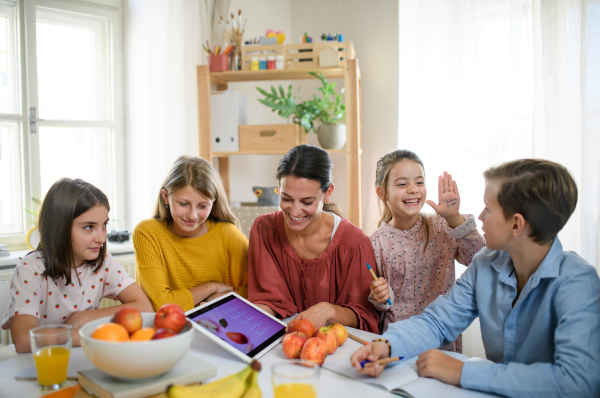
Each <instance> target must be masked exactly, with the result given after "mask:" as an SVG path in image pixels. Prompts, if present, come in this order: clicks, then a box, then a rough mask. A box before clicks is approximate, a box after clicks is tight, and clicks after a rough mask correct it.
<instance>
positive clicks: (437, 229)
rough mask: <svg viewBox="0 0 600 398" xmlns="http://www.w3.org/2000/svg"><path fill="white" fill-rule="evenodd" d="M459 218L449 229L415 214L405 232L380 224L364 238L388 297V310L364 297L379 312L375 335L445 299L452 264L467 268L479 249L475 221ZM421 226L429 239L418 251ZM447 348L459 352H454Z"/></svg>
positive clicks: (430, 216)
mask: <svg viewBox="0 0 600 398" xmlns="http://www.w3.org/2000/svg"><path fill="white" fill-rule="evenodd" d="M463 217H464V218H465V221H464V222H463V223H462V224H461V225H459V226H458V227H456V228H454V229H452V228H451V227H450V226H448V223H447V222H446V220H445V219H444V218H443V217H441V216H439V215H438V214H436V213H434V214H423V213H421V214H420V215H419V219H418V221H417V223H416V224H415V225H414V226H413V227H412V228H411V229H408V230H400V229H396V228H394V227H391V226H390V225H388V224H386V223H381V226H380V227H379V229H377V230H376V231H375V232H373V234H372V235H371V236H370V237H369V239H370V240H371V244H372V245H373V250H374V251H375V259H376V262H377V275H379V276H382V277H383V278H385V280H386V281H387V282H388V283H389V285H390V289H391V290H392V292H391V293H393V298H392V300H393V302H392V306H391V307H390V306H389V305H386V304H384V305H381V304H379V303H377V301H375V300H374V299H373V298H372V297H371V296H370V297H369V301H371V302H372V303H373V304H374V305H375V307H376V308H378V309H379V310H381V311H385V312H384V313H383V314H382V324H381V325H380V326H381V332H385V331H386V330H387V328H388V325H389V324H390V323H393V322H397V321H401V320H403V319H407V318H410V317H411V316H413V315H418V314H420V313H422V312H423V310H424V309H425V308H426V307H427V305H429V303H431V302H432V301H433V300H435V299H436V298H437V297H438V296H440V295H444V294H446V292H447V291H448V290H449V289H450V287H452V285H453V284H454V280H455V275H454V260H458V262H459V263H461V264H464V265H469V264H470V263H471V260H473V255H475V253H477V252H478V251H479V250H481V249H482V248H483V247H484V246H485V242H484V240H483V238H482V236H481V235H480V234H479V232H478V231H477V225H476V224H475V218H474V217H473V216H472V215H463ZM425 223H427V225H428V226H429V239H428V244H427V247H426V248H425V250H423V248H424V246H425V234H426V228H425ZM458 343H459V344H458V345H459V346H460V341H458ZM453 345H454V344H453ZM447 348H450V349H452V350H453V351H454V350H456V348H458V351H460V347H456V346H454V347H447Z"/></svg>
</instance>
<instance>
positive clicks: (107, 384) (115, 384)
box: [79, 354, 217, 398]
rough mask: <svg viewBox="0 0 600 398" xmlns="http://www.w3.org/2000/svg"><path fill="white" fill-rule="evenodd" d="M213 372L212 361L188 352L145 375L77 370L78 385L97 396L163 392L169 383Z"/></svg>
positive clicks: (128, 397)
mask: <svg viewBox="0 0 600 398" xmlns="http://www.w3.org/2000/svg"><path fill="white" fill-rule="evenodd" d="M216 375H217V367H216V366H215V365H212V364H209V363H207V362H204V361H203V360H201V359H200V358H197V357H195V356H193V355H191V354H185V356H184V357H183V358H182V359H181V361H179V362H178V363H177V365H175V366H174V367H173V368H172V369H171V370H169V371H168V372H167V373H164V374H162V375H160V376H156V377H153V378H149V379H141V380H121V379H117V378H115V377H112V376H109V375H107V374H106V373H103V372H102V371H101V370H99V369H91V370H82V371H80V372H79V385H81V388H82V389H83V390H85V392H86V393H88V394H89V395H92V396H94V397H97V398H138V397H147V396H150V395H154V394H158V393H162V392H165V390H166V389H167V386H168V385H170V384H185V385H187V384H193V383H198V382H201V381H204V380H206V379H210V378H211V377H215V376H216Z"/></svg>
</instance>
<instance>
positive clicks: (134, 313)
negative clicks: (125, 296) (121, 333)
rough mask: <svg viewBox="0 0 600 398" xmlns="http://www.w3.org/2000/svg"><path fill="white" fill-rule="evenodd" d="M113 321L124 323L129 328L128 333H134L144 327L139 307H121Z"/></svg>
mask: <svg viewBox="0 0 600 398" xmlns="http://www.w3.org/2000/svg"><path fill="white" fill-rule="evenodd" d="M113 322H115V323H118V324H119V325H122V326H123V327H125V329H127V333H129V335H132V334H133V333H135V332H137V331H138V330H140V329H141V328H142V314H140V311H139V310H138V309H137V308H133V307H125V308H121V309H120V310H119V311H117V312H116V313H115V315H114V316H113Z"/></svg>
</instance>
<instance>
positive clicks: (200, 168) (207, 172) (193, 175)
mask: <svg viewBox="0 0 600 398" xmlns="http://www.w3.org/2000/svg"><path fill="white" fill-rule="evenodd" d="M188 185H190V186H191V187H192V188H194V189H195V190H196V191H198V192H200V193H201V194H202V196H204V197H205V198H206V199H209V200H212V201H213V206H212V209H211V211H210V215H209V216H208V217H209V218H210V219H212V220H213V221H215V222H219V221H222V222H230V223H232V224H234V225H235V224H237V218H236V217H235V216H234V215H233V213H232V212H231V209H230V208H229V203H228V202H227V195H226V194H225V188H224V187H223V181H222V180H221V177H220V176H219V174H217V172H216V170H215V169H214V168H213V167H212V165H211V164H210V163H209V162H207V161H206V160H204V159H201V158H199V157H196V156H180V157H179V158H177V160H176V161H175V163H173V167H172V168H171V171H170V172H169V175H167V178H165V180H164V182H163V183H162V185H161V188H160V190H159V191H158V199H157V201H156V206H155V208H154V218H156V219H157V220H160V221H166V222H167V223H168V222H169V221H171V220H173V217H172V216H171V212H170V211H169V210H168V209H167V207H166V205H165V202H164V200H163V198H162V194H161V191H162V190H163V189H165V190H166V191H167V194H168V195H171V194H172V193H173V192H175V191H177V190H178V189H181V188H185V187H187V186H188Z"/></svg>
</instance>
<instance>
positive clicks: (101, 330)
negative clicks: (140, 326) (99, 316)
mask: <svg viewBox="0 0 600 398" xmlns="http://www.w3.org/2000/svg"><path fill="white" fill-rule="evenodd" d="M91 337H92V338H94V339H98V340H106V341H127V340H129V333H127V329H125V328H124V327H123V326H121V325H119V324H118V323H104V324H102V325H100V326H98V327H97V328H96V330H94V333H92V336H91Z"/></svg>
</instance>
